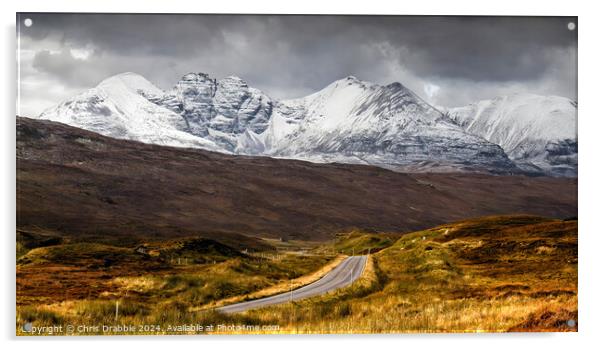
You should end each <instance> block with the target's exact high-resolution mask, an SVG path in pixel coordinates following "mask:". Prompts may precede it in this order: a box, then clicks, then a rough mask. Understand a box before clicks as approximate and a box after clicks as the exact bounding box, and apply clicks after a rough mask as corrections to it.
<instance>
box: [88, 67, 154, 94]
mask: <svg viewBox="0 0 602 349" xmlns="http://www.w3.org/2000/svg"><path fill="white" fill-rule="evenodd" d="M97 87H98V88H100V89H105V90H119V89H123V88H125V89H128V90H130V91H134V92H137V93H140V92H142V93H143V94H145V95H161V94H163V91H161V89H159V88H158V87H157V86H155V85H153V83H151V82H150V81H148V80H147V79H146V78H145V77H144V76H142V75H140V74H137V73H133V72H125V73H120V74H117V75H113V76H111V77H109V78H106V79H104V80H103V81H101V82H100V83H99V84H98V86H97Z"/></svg>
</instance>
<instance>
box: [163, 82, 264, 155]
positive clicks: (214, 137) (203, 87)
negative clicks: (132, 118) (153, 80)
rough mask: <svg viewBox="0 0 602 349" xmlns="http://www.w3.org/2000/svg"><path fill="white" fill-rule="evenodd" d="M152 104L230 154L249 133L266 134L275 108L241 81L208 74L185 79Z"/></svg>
mask: <svg viewBox="0 0 602 349" xmlns="http://www.w3.org/2000/svg"><path fill="white" fill-rule="evenodd" d="M151 100H152V101H153V102H154V103H156V104H157V105H159V106H163V107H166V108H168V109H170V110H172V111H173V112H174V113H178V114H180V115H181V116H182V117H183V119H184V120H185V122H186V127H185V128H184V130H185V131H187V132H189V133H191V134H194V135H196V136H199V137H203V138H206V139H210V140H211V141H213V142H215V143H217V144H219V145H220V147H222V148H223V149H225V150H226V151H228V152H232V151H234V150H235V148H236V147H237V145H238V138H239V137H240V136H241V135H242V134H244V133H245V131H247V130H249V131H251V132H253V133H255V134H259V133H262V132H263V131H265V129H266V128H267V127H268V122H269V119H270V116H271V114H272V104H273V102H272V100H271V99H270V98H269V97H268V96H267V95H265V94H264V93H263V92H261V91H259V90H257V89H255V88H252V87H249V86H248V84H247V83H246V82H245V81H243V80H242V79H241V78H239V77H236V76H229V77H226V78H224V79H221V80H219V81H218V80H217V79H213V78H211V77H210V76H209V75H208V74H204V73H189V74H186V75H184V77H183V78H182V79H181V80H180V81H179V82H178V83H177V84H176V86H175V87H174V88H173V89H172V90H171V91H169V92H168V93H167V94H165V95H164V96H163V97H162V98H151Z"/></svg>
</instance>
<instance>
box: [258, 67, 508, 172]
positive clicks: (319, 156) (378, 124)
mask: <svg viewBox="0 0 602 349" xmlns="http://www.w3.org/2000/svg"><path fill="white" fill-rule="evenodd" d="M282 104H283V105H285V106H287V107H288V108H289V109H293V110H296V111H297V114H300V115H303V118H299V117H296V118H294V120H297V119H301V120H300V121H298V122H296V123H295V122H291V123H290V124H292V125H294V126H291V127H290V128H289V129H288V130H287V132H280V133H279V134H278V135H270V134H268V135H269V136H271V138H270V139H273V141H272V142H271V144H270V147H269V154H271V155H274V156H282V157H296V158H301V159H311V160H314V161H323V162H331V161H338V162H352V163H366V164H371V165H377V166H382V167H387V168H392V169H400V170H404V171H450V170H484V171H494V172H495V171H499V172H506V171H512V169H513V166H514V165H513V164H512V162H510V161H509V160H508V159H507V157H506V155H505V154H504V152H503V151H502V149H501V148H499V147H498V146H497V145H495V144H491V143H489V142H487V141H485V140H483V139H481V138H479V137H475V136H471V135H469V134H467V133H466V132H465V131H463V130H462V129H461V128H460V127H458V126H457V125H455V124H454V123H453V122H451V120H449V119H447V118H446V117H445V116H444V115H443V114H441V113H440V112H439V111H438V110H436V109H434V108H433V107H431V106H430V105H429V104H427V103H426V102H424V101H423V100H422V99H420V98H419V97H418V96H417V95H415V94H414V93H413V92H412V91H410V90H409V89H407V88H406V87H404V86H403V85H401V84H400V83H393V84H390V85H387V86H380V85H377V84H373V83H369V82H365V81H361V80H358V79H357V78H355V77H353V76H350V77H347V78H345V79H342V80H338V81H335V82H333V83H332V84H330V85H329V86H327V87H326V88H324V89H323V90H321V91H319V92H317V93H314V94H312V95H310V96H307V97H305V98H302V99H298V100H292V101H283V102H282ZM289 115H290V114H289ZM292 115H295V113H292ZM289 119H290V118H289ZM274 129H279V128H278V127H274Z"/></svg>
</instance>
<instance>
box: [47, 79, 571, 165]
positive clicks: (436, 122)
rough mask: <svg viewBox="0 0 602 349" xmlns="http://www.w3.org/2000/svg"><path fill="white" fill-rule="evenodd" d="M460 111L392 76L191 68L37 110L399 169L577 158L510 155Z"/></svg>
mask: <svg viewBox="0 0 602 349" xmlns="http://www.w3.org/2000/svg"><path fill="white" fill-rule="evenodd" d="M459 110H460V109H454V110H445V111H444V112H441V111H440V110H438V109H437V108H435V107H433V106H431V105H430V104H428V103H427V102H426V101H424V100H423V99H422V98H420V97H419V96H418V95H416V94H415V93H414V92H413V91H411V90H410V89H408V88H407V87H405V86H404V85H403V84H401V83H399V82H395V83H391V84H388V85H385V86H381V85H378V84H375V83H371V82H367V81H362V80H360V79H358V78H356V77H354V76H348V77H346V78H343V79H340V80H337V81H334V82H333V83H331V84H329V85H328V86H326V87H325V88H324V89H322V90H320V91H316V92H315V93H312V94H310V95H308V96H306V97H302V98H297V99H290V100H280V101H279V100H275V99H272V98H271V97H269V96H268V95H267V94H265V93H264V92H262V91H260V90H258V89H256V88H253V87H250V86H249V85H248V84H247V83H246V82H245V81H244V80H243V79H241V78H240V77H237V76H228V77H225V78H223V79H220V80H218V79H215V78H211V77H210V76H209V74H206V73H188V74H185V75H184V76H183V77H182V79H180V80H179V81H178V82H177V83H176V84H175V86H174V87H173V88H172V89H170V90H167V91H162V90H160V89H158V88H157V87H156V86H154V85H153V84H152V83H150V82H149V81H148V80H146V79H145V78H144V77H142V76H140V75H138V74H135V73H123V74H118V75H116V76H113V77H110V78H107V79H105V80H104V81H103V82H101V83H100V84H99V85H98V86H97V87H96V88H93V89H90V90H89V91H86V92H84V93H82V94H80V95H78V96H75V97H74V98H72V99H69V100H67V101H64V102H62V103H60V104H59V105H57V106H56V107H53V108H49V109H48V110H46V111H45V112H43V113H42V114H41V115H40V116H39V117H38V118H41V119H49V120H54V121H59V122H64V123H67V124H69V125H72V126H76V127H81V128H84V129H88V130H92V131H95V132H98V133H101V134H104V135H107V136H111V137H115V138H122V139H132V140H138V141H142V142H146V143H152V144H159V145H170V146H182V147H192V148H201V149H207V150H211V151H217V152H222V153H229V154H241V155H261V156H270V157H275V158H292V159H301V160H308V161H312V162H318V163H327V162H340V163H359V164H369V165H374V166H379V167H384V168H388V169H393V170H396V171H400V172H484V173H503V174H511V173H532V174H552V175H569V176H570V175H573V174H574V172H575V171H571V168H573V167H574V168H576V157H574V158H575V159H572V158H569V159H565V158H562V156H557V157H556V158H555V159H556V160H555V161H557V162H562V161H565V160H566V161H568V164H564V165H562V164H561V166H557V167H555V168H554V169H551V168H550V167H546V166H541V165H540V166H536V165H533V166H529V163H528V162H527V161H522V162H516V161H515V160H516V157H514V158H510V157H509V156H508V154H507V153H506V151H507V150H506V149H504V148H503V146H501V145H500V144H497V143H496V141H495V140H494V139H492V138H491V137H489V138H488V137H487V135H485V134H483V133H479V132H476V131H473V130H471V129H470V128H466V127H465V125H463V124H462V122H461V120H459V118H458V117H457V115H459V114H461V113H460V112H459ZM463 113H464V114H467V113H469V110H468V109H466V111H464V112H463ZM452 116H454V117H452ZM538 144H539V143H538ZM575 144H576V143H575ZM541 146H542V145H540V147H541ZM543 147H545V145H543ZM560 148H561V149H560V150H559V152H561V153H562V152H564V151H565V148H566V147H560ZM573 160H574V161H573ZM560 167H564V168H565V170H563V171H560V170H555V169H556V168H560Z"/></svg>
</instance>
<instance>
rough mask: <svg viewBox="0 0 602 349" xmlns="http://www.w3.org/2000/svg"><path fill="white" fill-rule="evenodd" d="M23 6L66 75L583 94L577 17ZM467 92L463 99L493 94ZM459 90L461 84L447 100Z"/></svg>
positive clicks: (38, 58) (38, 62)
mask: <svg viewBox="0 0 602 349" xmlns="http://www.w3.org/2000/svg"><path fill="white" fill-rule="evenodd" d="M21 17H22V18H25V17H29V18H32V19H33V21H34V26H32V27H31V28H22V35H24V36H26V37H28V38H29V39H30V40H31V44H30V48H32V49H34V50H36V51H37V52H36V54H35V59H34V61H33V64H34V68H35V69H37V70H38V71H40V72H43V73H45V74H48V75H51V76H55V77H56V79H58V80H60V81H64V82H65V84H75V85H77V84H79V85H91V84H94V83H96V82H98V79H102V78H103V77H105V76H108V75H111V74H115V73H119V72H122V71H128V70H131V71H136V72H139V73H141V74H142V75H144V76H146V77H147V78H148V79H149V80H151V81H153V82H156V83H158V84H159V85H160V86H161V87H163V88H166V87H169V86H170V85H171V84H173V83H174V82H175V80H176V79H177V75H181V74H184V73H186V72H188V71H206V72H209V73H210V74H212V75H215V76H217V77H221V76H226V75H232V74H234V75H239V76H241V77H243V78H244V79H246V80H247V81H249V83H251V84H253V85H255V86H257V87H259V88H263V89H266V90H267V91H268V92H269V93H271V94H273V95H275V96H276V97H295V94H302V93H307V92H309V91H313V90H317V89H319V88H322V87H324V86H325V85H327V84H328V83H330V82H332V81H333V80H335V79H339V78H342V77H344V76H347V75H356V76H358V77H360V78H362V79H365V80H370V81H376V82H381V83H386V82H392V81H396V80H400V79H407V80H409V82H408V81H406V80H404V81H402V82H404V83H409V85H410V87H415V88H416V86H418V85H420V84H419V83H418V82H416V83H414V85H413V83H412V81H413V80H416V81H418V80H421V79H422V80H424V81H431V82H432V81H436V82H437V83H438V84H439V85H441V84H445V83H446V82H448V83H451V82H453V85H454V86H455V88H460V89H462V88H464V87H466V88H468V86H469V85H470V84H490V85H491V84H505V85H506V86H509V85H510V84H512V86H515V85H516V84H523V85H524V86H523V87H525V88H526V86H527V85H528V84H531V85H533V84H534V83H535V82H537V81H543V80H545V79H551V80H552V81H551V84H552V85H553V86H556V87H554V88H552V90H553V91H552V92H555V93H556V94H562V95H566V96H567V97H574V93H575V92H574V81H562V79H566V78H567V76H568V78H569V79H570V78H571V77H572V74H573V73H572V72H566V71H565V70H567V69H571V66H572V65H571V63H572V61H571V60H574V59H575V57H574V56H575V52H576V44H577V42H576V38H577V36H576V35H577V34H576V30H575V31H569V30H567V23H568V22H570V21H576V19H574V18H566V17H565V18H552V17H546V18H544V17H532V18H530V17H397V16H395V17H394V16H389V17H374V16H255V15H254V16H235V15H108V14H107V15H103V14H99V15H84V14H27V15H25V14H23V15H22V16H21ZM36 42H38V43H40V44H39V47H37V49H36ZM44 42H55V43H57V45H59V46H60V47H62V49H61V50H62V51H61V52H60V53H57V52H50V51H48V50H47V49H46V48H45V47H43V46H44V45H43V44H42V43H44ZM77 47H92V48H93V51H94V54H93V55H91V56H90V57H89V58H87V59H77V58H75V57H73V56H70V53H69V48H77ZM563 62H564V63H566V64H564V63H563ZM572 69H574V68H572ZM90 71H93V72H90ZM546 81H547V80H546ZM459 86H460V87H459ZM563 86H565V87H563ZM444 87H445V86H442V89H441V90H442V91H443V90H444ZM556 90H558V91H556ZM417 92H419V93H421V92H422V91H417ZM534 92H537V91H534ZM446 93H448V94H449V93H451V92H449V91H447V92H446ZM461 93H462V96H463V97H462V101H463V102H464V100H465V99H469V98H471V97H473V98H475V97H481V96H480V95H479V94H478V93H475V94H474V95H471V94H470V93H468V92H466V91H461ZM454 98H456V97H454V96H453V95H449V96H447V97H445V98H444V99H443V100H442V101H447V100H448V99H452V100H453V99H454ZM458 98H459V97H458Z"/></svg>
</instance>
